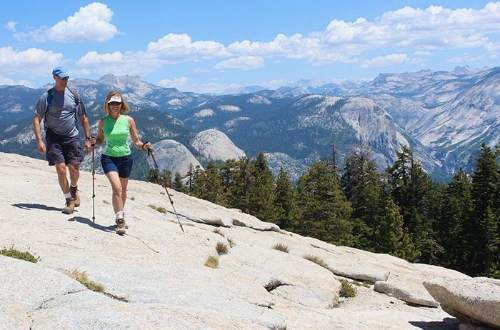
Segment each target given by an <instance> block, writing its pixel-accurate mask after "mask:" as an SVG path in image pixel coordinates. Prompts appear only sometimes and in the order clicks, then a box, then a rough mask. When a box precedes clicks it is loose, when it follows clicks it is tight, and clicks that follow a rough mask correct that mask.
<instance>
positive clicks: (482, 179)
mask: <svg viewBox="0 0 500 330" xmlns="http://www.w3.org/2000/svg"><path fill="white" fill-rule="evenodd" d="M499 166H500V165H499V163H498V160H497V156H496V154H495V152H493V150H492V149H491V148H490V147H488V146H487V145H485V144H483V145H482V146H481V150H480V153H479V157H478V159H477V162H476V166H475V169H474V173H473V175H472V200H473V203H474V216H473V217H472V232H471V241H472V242H474V244H473V249H472V256H471V264H472V265H473V268H472V269H471V273H472V274H473V275H488V274H490V273H496V270H497V267H498V264H499V263H500V257H499V253H498V249H499V247H498V245H499V242H498V240H499V235H500V232H499V230H498V227H499V222H500V219H499V218H500V217H499V216H498V209H497V206H498V196H497V194H498V185H499V180H500V179H499Z"/></svg>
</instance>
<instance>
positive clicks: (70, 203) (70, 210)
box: [62, 198, 75, 214]
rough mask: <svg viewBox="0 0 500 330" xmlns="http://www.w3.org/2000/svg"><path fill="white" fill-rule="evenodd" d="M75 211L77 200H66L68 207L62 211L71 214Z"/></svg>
mask: <svg viewBox="0 0 500 330" xmlns="http://www.w3.org/2000/svg"><path fill="white" fill-rule="evenodd" d="M74 210H75V200H74V199H73V198H66V206H65V207H64V208H63V209H62V213H64V214H71V213H73V211H74Z"/></svg>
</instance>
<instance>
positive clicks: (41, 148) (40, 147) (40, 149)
mask: <svg viewBox="0 0 500 330" xmlns="http://www.w3.org/2000/svg"><path fill="white" fill-rule="evenodd" d="M36 148H37V149H38V152H39V153H41V154H42V155H44V154H45V151H46V150H47V149H46V148H45V143H43V141H38V142H37V143H36Z"/></svg>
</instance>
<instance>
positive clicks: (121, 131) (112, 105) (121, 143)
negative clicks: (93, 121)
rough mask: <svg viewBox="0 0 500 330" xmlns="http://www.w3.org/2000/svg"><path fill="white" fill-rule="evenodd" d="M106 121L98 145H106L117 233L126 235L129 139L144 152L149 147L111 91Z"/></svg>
mask: <svg viewBox="0 0 500 330" xmlns="http://www.w3.org/2000/svg"><path fill="white" fill-rule="evenodd" d="M104 112H105V113H106V114H107V116H106V117H104V118H103V119H100V120H99V128H98V133H97V138H96V140H95V144H102V143H103V142H104V141H105V142H106V147H105V150H104V152H103V153H102V155H101V165H102V169H103V170H104V173H105V174H106V177H107V178H108V180H109V182H110V183H111V187H112V189H113V197H112V198H113V209H114V211H115V217H116V233H117V234H119V235H124V234H125V228H126V223H125V214H124V212H123V208H124V206H125V201H126V200H127V184H128V178H129V176H130V172H131V170H132V163H133V161H132V156H131V153H132V152H131V151H130V147H129V144H128V139H129V137H131V138H132V142H133V143H134V144H135V146H136V147H137V148H139V149H141V150H144V151H146V150H148V149H151V144H150V143H142V142H141V140H140V139H139V135H138V134H137V127H136V126H135V121H134V119H133V118H132V117H130V116H128V115H126V113H127V112H128V104H127V103H126V102H125V100H124V99H123V96H122V95H121V94H120V93H119V92H115V91H111V92H109V93H108V95H107V96H106V101H105V102H104Z"/></svg>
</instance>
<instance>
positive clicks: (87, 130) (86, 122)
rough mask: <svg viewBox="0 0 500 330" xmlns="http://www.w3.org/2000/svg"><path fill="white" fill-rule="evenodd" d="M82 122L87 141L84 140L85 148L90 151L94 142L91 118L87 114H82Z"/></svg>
mask: <svg viewBox="0 0 500 330" xmlns="http://www.w3.org/2000/svg"><path fill="white" fill-rule="evenodd" d="M80 123H81V124H82V127H83V135H84V136H85V142H84V145H85V150H86V151H87V152H89V151H90V150H91V147H92V144H91V135H90V124H89V118H88V117H87V115H86V114H84V115H82V116H80Z"/></svg>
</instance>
